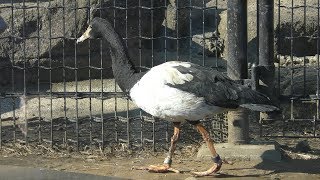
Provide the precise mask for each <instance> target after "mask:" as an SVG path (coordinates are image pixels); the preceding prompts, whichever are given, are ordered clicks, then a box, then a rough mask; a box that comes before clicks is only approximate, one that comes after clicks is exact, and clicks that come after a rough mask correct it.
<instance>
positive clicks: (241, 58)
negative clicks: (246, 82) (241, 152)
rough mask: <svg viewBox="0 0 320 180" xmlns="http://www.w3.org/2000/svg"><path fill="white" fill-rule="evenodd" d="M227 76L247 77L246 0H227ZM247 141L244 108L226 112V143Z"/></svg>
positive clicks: (246, 122) (246, 123) (247, 122)
mask: <svg viewBox="0 0 320 180" xmlns="http://www.w3.org/2000/svg"><path fill="white" fill-rule="evenodd" d="M227 6H228V10H227V15H228V23H227V28H228V30H227V33H228V41H227V42H228V69H227V71H228V76H229V77H230V78H232V79H234V80H240V79H246V78H247V77H248V65H247V0H237V1H234V0H228V2H227ZM248 141H249V121H248V115H247V113H246V111H245V110H244V109H240V110H238V111H232V112H229V113H228V143H233V144H244V143H248Z"/></svg>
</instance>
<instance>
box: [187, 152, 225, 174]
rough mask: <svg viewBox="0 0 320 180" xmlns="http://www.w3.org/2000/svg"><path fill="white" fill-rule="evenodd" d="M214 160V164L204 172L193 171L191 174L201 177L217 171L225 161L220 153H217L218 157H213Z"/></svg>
mask: <svg viewBox="0 0 320 180" xmlns="http://www.w3.org/2000/svg"><path fill="white" fill-rule="evenodd" d="M212 161H213V162H214V165H213V166H212V167H211V168H210V169H208V170H206V171H202V172H192V173H191V174H193V175H195V176H199V177H200V176H208V175H211V174H213V173H217V172H218V171H219V170H220V169H221V167H222V163H223V161H222V159H221V158H220V156H219V155H217V156H216V157H212Z"/></svg>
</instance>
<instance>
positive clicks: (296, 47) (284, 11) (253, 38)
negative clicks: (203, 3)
mask: <svg viewBox="0 0 320 180" xmlns="http://www.w3.org/2000/svg"><path fill="white" fill-rule="evenodd" d="M317 4H318V1H317V0H310V1H308V6H307V7H306V8H305V10H306V21H304V8H303V7H300V8H294V13H293V19H292V18H291V9H290V8H284V7H282V8H281V9H280V22H279V21H278V20H279V14H278V10H279V9H278V1H275V3H274V31H275V45H276V46H275V53H278V54H281V55H290V54H291V40H290V39H289V38H288V37H290V36H291V28H292V36H293V37H297V36H304V37H300V38H295V39H294V40H293V44H292V47H293V52H292V53H293V55H294V56H304V55H315V54H316V53H317V40H316V39H314V38H308V36H310V37H316V35H317V18H318V14H317V9H316V8H312V6H313V7H317V6H318V5H317ZM280 5H281V6H286V7H291V1H281V4H280ZM302 5H303V1H297V2H296V1H295V2H294V5H293V6H294V7H298V6H302ZM247 7H248V61H249V62H256V61H257V4H256V0H249V1H248V6H247ZM220 19H221V21H220V23H219V26H218V30H219V33H220V37H221V38H222V39H224V40H225V46H227V41H226V40H227V10H225V11H223V12H221V13H220ZM226 51H227V48H225V50H224V53H223V54H224V55H225V58H226V59H227V57H226V55H227V53H226Z"/></svg>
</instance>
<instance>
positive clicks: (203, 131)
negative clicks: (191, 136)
mask: <svg viewBox="0 0 320 180" xmlns="http://www.w3.org/2000/svg"><path fill="white" fill-rule="evenodd" d="M195 127H196V128H197V130H198V131H199V132H200V133H201V135H202V138H203V140H204V141H205V142H206V143H207V146H208V148H209V150H210V152H211V154H212V161H213V162H214V163H215V165H214V166H213V167H211V168H210V169H208V170H207V171H203V172H192V174H194V175H196V176H207V175H210V174H212V173H216V172H218V171H219V170H220V168H221V166H222V159H221V158H220V156H219V155H218V154H217V152H216V149H215V148H214V146H213V140H212V139H211V137H210V134H209V133H208V131H207V130H206V129H205V128H204V127H203V125H202V124H200V123H198V124H196V125H195Z"/></svg>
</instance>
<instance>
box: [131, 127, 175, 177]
mask: <svg viewBox="0 0 320 180" xmlns="http://www.w3.org/2000/svg"><path fill="white" fill-rule="evenodd" d="M180 125H181V123H180V122H175V123H173V126H174V131H173V136H172V137H171V144H170V148H169V152H168V156H167V157H166V158H165V159H164V162H163V165H150V166H148V167H134V168H133V169H139V170H148V171H149V172H156V173H166V172H175V173H179V171H178V170H176V169H173V168H171V164H172V156H173V154H174V151H175V149H176V144H177V142H178V139H179V136H180Z"/></svg>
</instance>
